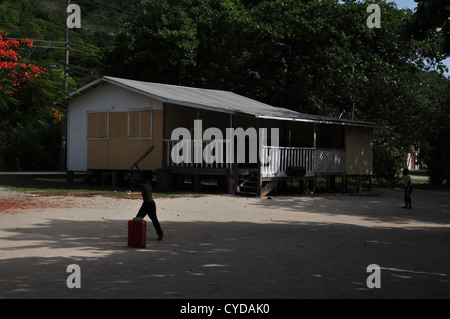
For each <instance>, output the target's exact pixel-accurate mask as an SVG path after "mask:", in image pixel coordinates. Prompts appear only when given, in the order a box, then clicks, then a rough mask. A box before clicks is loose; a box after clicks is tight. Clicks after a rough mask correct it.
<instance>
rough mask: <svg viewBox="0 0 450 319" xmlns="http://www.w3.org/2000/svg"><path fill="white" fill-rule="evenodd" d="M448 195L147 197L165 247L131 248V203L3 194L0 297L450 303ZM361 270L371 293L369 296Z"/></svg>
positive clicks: (136, 203) (134, 206) (151, 235)
mask: <svg viewBox="0 0 450 319" xmlns="http://www.w3.org/2000/svg"><path fill="white" fill-rule="evenodd" d="M449 195H450V193H449V192H437V191H436V192H432V191H420V190H415V192H414V194H413V209H412V210H406V209H402V208H400V207H401V206H402V204H403V203H402V191H401V190H400V189H395V190H385V189H384V190H379V189H375V190H372V192H368V193H360V194H354V195H351V194H346V195H341V194H334V195H320V196H302V197H272V198H263V199H258V198H245V197H232V196H227V195H223V196H219V195H218V196H205V197H200V198H176V199H157V200H156V205H157V209H158V217H159V219H160V222H161V225H162V228H163V230H164V232H165V238H164V240H163V241H161V242H157V241H155V240H154V239H155V238H156V233H155V231H154V228H153V227H152V225H151V223H148V224H147V225H148V228H147V247H146V248H145V249H135V248H128V247H127V220H128V219H131V218H132V217H134V215H135V214H136V212H137V210H138V209H139V207H140V205H141V202H140V200H128V199H114V198H104V197H85V198H75V197H37V196H32V195H24V194H20V193H14V192H10V191H6V190H4V189H3V190H0V203H2V202H3V203H4V204H3V206H0V298H188V299H191V298H283V299H284V298H449V297H450V196H449ZM5 203H6V204H5ZM8 205H9V206H8ZM2 207H3V208H2ZM7 207H10V208H7ZM147 221H148V218H147ZM70 264H77V265H79V266H80V269H81V288H79V289H77V288H74V289H69V288H68V287H67V285H66V279H67V278H68V277H69V275H70V273H68V272H67V271H66V270H67V266H68V265H70ZM371 264H377V265H379V266H380V279H381V288H373V289H369V288H368V287H367V284H366V280H367V278H368V276H369V275H370V274H371V273H368V272H367V267H368V266H369V265H371Z"/></svg>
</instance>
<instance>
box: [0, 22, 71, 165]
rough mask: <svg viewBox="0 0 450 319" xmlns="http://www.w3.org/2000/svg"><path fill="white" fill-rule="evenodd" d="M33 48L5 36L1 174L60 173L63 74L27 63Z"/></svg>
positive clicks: (0, 46) (0, 83)
mask: <svg viewBox="0 0 450 319" xmlns="http://www.w3.org/2000/svg"><path fill="white" fill-rule="evenodd" d="M32 47H33V42H32V41H30V40H28V39H23V40H20V41H18V40H14V39H10V38H7V37H6V34H5V33H3V32H1V31H0V170H17V169H19V170H22V169H25V170H32V169H49V168H55V167H57V163H58V161H59V144H60V134H61V120H62V113H63V112H62V111H61V109H60V108H61V105H62V104H61V103H58V104H56V103H55V102H61V101H64V90H63V89H62V87H63V86H62V79H63V73H62V71H61V70H52V71H51V72H49V71H46V70H44V69H42V68H40V67H38V66H36V65H35V64H34V63H33V62H31V61H30V60H29V59H28V56H29V55H30V53H31V51H30V50H31V49H32Z"/></svg>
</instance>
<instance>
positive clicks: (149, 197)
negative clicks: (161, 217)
mask: <svg viewBox="0 0 450 319" xmlns="http://www.w3.org/2000/svg"><path fill="white" fill-rule="evenodd" d="M136 168H137V169H138V171H139V175H140V181H139V183H136V182H135V181H134V180H133V178H132V176H131V172H128V179H129V180H130V182H131V184H133V185H134V186H139V187H141V189H142V200H143V203H142V206H141V208H140V209H139V212H138V213H137V215H136V217H135V219H140V220H142V219H144V217H145V215H148V217H149V218H150V219H151V220H152V223H153V226H154V227H155V230H156V233H157V234H158V238H157V239H156V240H162V239H163V238H164V233H163V231H162V229H161V225H160V224H159V221H158V217H157V216H156V204H155V202H154V201H153V194H152V184H151V181H150V180H149V179H148V178H147V177H146V176H145V175H144V174H143V173H142V172H141V170H140V169H139V167H137V165H136Z"/></svg>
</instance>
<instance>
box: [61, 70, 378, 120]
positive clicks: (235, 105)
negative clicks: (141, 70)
mask: <svg viewBox="0 0 450 319" xmlns="http://www.w3.org/2000/svg"><path fill="white" fill-rule="evenodd" d="M105 83H110V84H113V85H116V86H118V87H121V88H123V89H126V90H129V91H132V92H135V93H137V94H141V95H144V96H148V97H150V98H153V99H155V100H159V101H161V102H164V103H172V104H178V105H182V106H187V107H192V108H199V109H204V110H209V111H216V112H221V113H227V114H239V113H241V114H247V115H251V116H254V117H255V118H260V119H268V120H279V121H294V122H307V123H320V124H330V125H348V126H362V127H372V128H379V129H380V128H384V126H383V125H379V124H375V123H369V122H363V121H355V120H348V119H341V118H334V117H327V116H320V115H312V114H305V113H299V112H295V111H292V110H289V109H285V108H280V107H274V106H271V105H268V104H264V103H261V102H258V101H255V100H252V99H249V98H246V97H244V96H241V95H238V94H235V93H232V92H228V91H220V90H210V89H200V88H192V87H183V86H176V85H169V84H160V83H151V82H142V81H134V80H127V79H121V78H115V77H109V76H104V77H102V78H99V79H97V80H94V81H92V82H90V83H88V84H86V85H85V86H83V87H81V88H79V89H78V90H76V91H75V92H73V93H71V94H69V95H70V96H71V97H73V98H75V97H76V96H78V95H80V94H84V93H86V92H88V91H90V90H93V89H95V88H97V87H99V86H101V85H103V84H105Z"/></svg>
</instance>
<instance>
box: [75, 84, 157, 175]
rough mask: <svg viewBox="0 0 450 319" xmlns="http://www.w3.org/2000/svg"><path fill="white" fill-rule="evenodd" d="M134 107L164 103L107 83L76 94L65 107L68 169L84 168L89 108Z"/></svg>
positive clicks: (79, 169) (153, 107)
mask: <svg viewBox="0 0 450 319" xmlns="http://www.w3.org/2000/svg"><path fill="white" fill-rule="evenodd" d="M136 108H151V109H153V110H161V109H162V108H163V103H162V102H161V101H158V100H155V99H152V98H150V97H147V96H145V95H141V94H139V93H136V92H133V91H129V90H126V89H124V88H121V87H119V86H116V85H113V84H110V83H105V84H103V85H101V86H99V87H97V88H95V89H92V90H91V91H88V92H86V93H84V94H82V95H79V96H77V97H75V98H74V99H73V100H72V101H71V102H70V104H69V107H68V110H67V169H68V170H69V171H87V112H88V111H108V112H127V111H128V110H129V109H136Z"/></svg>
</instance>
